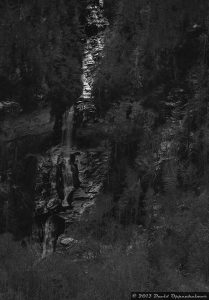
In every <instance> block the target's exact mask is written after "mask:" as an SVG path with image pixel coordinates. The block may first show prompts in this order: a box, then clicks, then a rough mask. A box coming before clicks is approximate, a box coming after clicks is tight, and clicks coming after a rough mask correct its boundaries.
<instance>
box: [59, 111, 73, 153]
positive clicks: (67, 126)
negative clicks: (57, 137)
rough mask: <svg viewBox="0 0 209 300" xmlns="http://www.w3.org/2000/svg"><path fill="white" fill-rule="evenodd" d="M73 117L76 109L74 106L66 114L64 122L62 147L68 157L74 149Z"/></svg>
mask: <svg viewBox="0 0 209 300" xmlns="http://www.w3.org/2000/svg"><path fill="white" fill-rule="evenodd" d="M73 116H74V108H73V106H72V107H71V108H70V110H67V111H66V112H65V115H64V120H63V121H64V122H63V136H62V146H63V148H64V152H65V154H66V155H68V154H69V153H70V150H71V149H72V133H73Z"/></svg>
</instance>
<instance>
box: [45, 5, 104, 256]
mask: <svg viewBox="0 0 209 300" xmlns="http://www.w3.org/2000/svg"><path fill="white" fill-rule="evenodd" d="M98 4H99V5H95V4H93V3H92V4H90V5H88V7H87V9H88V10H89V20H88V24H89V25H90V24H91V25H94V26H96V27H97V28H98V31H99V32H98V33H97V34H96V35H91V36H89V37H88V38H87V41H86V46H85V48H84V56H83V65H82V70H83V75H82V78H81V79H82V82H83V92H82V95H81V97H80V100H78V101H77V103H76V107H77V109H78V110H79V111H82V112H83V118H84V119H85V117H86V115H87V113H88V112H92V111H94V110H95V106H94V101H93V97H92V89H93V84H94V78H95V76H96V72H97V71H96V70H97V66H98V60H100V59H101V58H102V57H103V48H104V40H105V34H104V31H103V30H102V28H103V29H104V28H105V27H106V26H108V21H107V20H106V19H105V17H104V15H103V5H104V3H103V0H99V3H98ZM73 117H74V108H73V106H72V107H71V109H69V110H67V111H66V113H65V115H64V118H63V128H62V129H63V130H62V132H63V136H62V155H61V156H62V157H61V158H60V161H59V163H60V162H61V161H62V162H63V165H62V164H61V165H62V167H61V169H62V174H63V183H64V184H63V185H64V201H62V206H63V207H64V206H65V205H66V206H68V201H67V199H68V196H69V194H70V193H71V191H72V190H73V189H74V187H73V185H72V175H71V168H70V164H69V159H70V154H71V153H72V150H73V143H72V134H73ZM83 121H84V120H83ZM56 226H57V221H56V220H54V219H53V218H52V216H51V217H48V219H47V220H46V223H45V228H44V231H45V237H44V244H43V255H42V257H46V256H48V255H49V254H51V253H53V252H54V250H55V245H56V241H57V233H56V232H57V229H56Z"/></svg>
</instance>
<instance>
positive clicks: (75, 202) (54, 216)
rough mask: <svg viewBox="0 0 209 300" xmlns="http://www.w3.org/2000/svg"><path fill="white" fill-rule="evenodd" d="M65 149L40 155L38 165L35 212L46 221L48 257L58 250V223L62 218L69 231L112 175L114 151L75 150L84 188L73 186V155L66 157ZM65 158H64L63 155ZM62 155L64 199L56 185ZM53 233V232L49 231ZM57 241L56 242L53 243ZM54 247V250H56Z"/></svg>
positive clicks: (44, 228)
mask: <svg viewBox="0 0 209 300" xmlns="http://www.w3.org/2000/svg"><path fill="white" fill-rule="evenodd" d="M61 151H62V147H56V148H54V149H52V150H50V151H48V152H47V153H46V155H45V156H40V158H39V163H38V171H37V179H36V188H35V190H36V192H35V211H36V216H37V218H39V219H40V218H42V220H43V221H42V222H45V225H44V224H43V223H42V230H44V231H45V232H44V236H45V238H44V250H43V251H44V253H45V254H43V255H47V253H49V252H50V251H51V250H48V249H47V247H49V248H50V249H52V248H53V249H55V244H56V242H55V240H56V239H57V238H58V236H59V234H58V231H59V230H58V228H56V227H57V226H58V225H57V224H56V222H58V220H60V219H62V220H64V223H65V228H66V227H67V226H68V225H70V224H72V223H74V222H77V221H79V220H80V218H81V216H82V215H83V214H84V212H85V213H87V214H86V216H87V215H88V211H89V210H90V209H91V207H92V206H93V205H94V203H95V201H96V198H97V196H98V195H99V194H100V193H101V191H102V189H103V184H104V181H105V178H106V176H107V173H108V168H109V160H110V151H109V150H108V149H105V148H102V147H98V148H95V149H88V150H86V151H83V152H80V151H79V152H78V151H71V154H72V153H74V154H77V155H76V156H77V165H78V171H79V179H80V182H81V184H80V187H79V188H75V187H73V182H72V174H71V170H70V169H69V167H68V159H69V156H68V155H67V156H66V155H63V154H62V152H61ZM62 155H63V156H62ZM60 156H62V165H63V171H62V172H63V173H62V176H63V177H64V178H63V183H64V185H63V194H64V197H63V199H61V198H60V196H59V195H60V191H59V188H58V185H57V184H56V178H57V176H56V175H57V170H59V168H58V167H57V163H60V159H59V157H60ZM58 223H59V222H58ZM49 231H51V233H50V232H49ZM50 239H51V240H54V242H52V241H50V242H49V240H50ZM52 245H53V247H52Z"/></svg>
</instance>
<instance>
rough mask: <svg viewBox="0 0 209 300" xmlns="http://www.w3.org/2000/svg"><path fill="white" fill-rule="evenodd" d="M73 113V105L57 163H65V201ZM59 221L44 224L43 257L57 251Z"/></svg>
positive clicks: (51, 220) (67, 193) (50, 218)
mask: <svg viewBox="0 0 209 300" xmlns="http://www.w3.org/2000/svg"><path fill="white" fill-rule="evenodd" d="M73 115H74V108H73V106H72V107H71V109H70V110H67V111H66V112H65V115H64V118H63V128H62V132H63V134H62V159H60V158H59V159H58V161H57V163H61V161H62V163H63V168H62V174H63V181H64V182H63V183H64V201H63V203H66V201H67V200H66V199H67V197H68V195H69V193H70V187H71V186H72V176H71V170H70V165H69V158H70V152H71V150H72V147H73V145H72V133H73ZM57 225H58V224H57V222H56V219H55V218H53V216H50V217H48V219H47V220H46V222H45V226H44V241H43V252H42V258H44V257H46V256H48V255H50V254H52V253H53V252H54V251H55V246H56V242H57V238H58V236H57Z"/></svg>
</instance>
